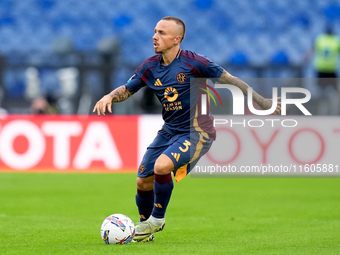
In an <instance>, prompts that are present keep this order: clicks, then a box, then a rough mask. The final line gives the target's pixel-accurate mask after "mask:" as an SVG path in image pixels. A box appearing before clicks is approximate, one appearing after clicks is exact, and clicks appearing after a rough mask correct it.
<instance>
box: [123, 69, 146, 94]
mask: <svg viewBox="0 0 340 255" xmlns="http://www.w3.org/2000/svg"><path fill="white" fill-rule="evenodd" d="M145 85H146V84H145V83H144V82H143V81H142V79H141V78H140V76H139V74H138V72H135V73H134V75H132V77H131V78H130V79H129V80H128V81H127V82H126V83H125V87H126V88H127V89H128V90H129V91H131V92H133V93H136V92H137V91H138V90H140V89H141V88H142V87H144V86H145Z"/></svg>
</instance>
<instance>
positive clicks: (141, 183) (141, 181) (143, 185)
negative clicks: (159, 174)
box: [137, 177, 153, 191]
mask: <svg viewBox="0 0 340 255" xmlns="http://www.w3.org/2000/svg"><path fill="white" fill-rule="evenodd" d="M149 179H150V178H142V177H138V178H137V188H138V189H139V190H143V191H148V190H152V189H153V180H151V179H150V180H149Z"/></svg>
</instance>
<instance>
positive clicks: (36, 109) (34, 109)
mask: <svg viewBox="0 0 340 255" xmlns="http://www.w3.org/2000/svg"><path fill="white" fill-rule="evenodd" d="M31 113H32V114H55V113H57V111H56V109H55V107H54V106H53V105H51V104H50V103H49V102H48V100H47V99H45V98H43V97H38V98H36V99H34V100H33V102H32V104H31Z"/></svg>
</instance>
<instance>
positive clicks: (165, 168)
mask: <svg viewBox="0 0 340 255" xmlns="http://www.w3.org/2000/svg"><path fill="white" fill-rule="evenodd" d="M173 170H174V164H173V162H172V161H171V160H170V159H169V160H164V159H161V158H158V159H157V160H156V162H155V166H154V172H155V173H156V174H160V175H165V174H169V173H171V172H172V171H173Z"/></svg>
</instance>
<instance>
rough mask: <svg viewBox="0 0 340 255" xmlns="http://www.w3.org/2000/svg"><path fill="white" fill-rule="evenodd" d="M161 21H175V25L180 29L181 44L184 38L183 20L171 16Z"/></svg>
mask: <svg viewBox="0 0 340 255" xmlns="http://www.w3.org/2000/svg"><path fill="white" fill-rule="evenodd" d="M162 20H172V21H175V22H176V24H177V25H180V26H181V27H182V30H183V31H182V35H181V36H182V39H181V42H182V41H183V39H184V37H185V24H184V22H183V20H181V19H179V18H176V17H172V16H166V17H164V18H162Z"/></svg>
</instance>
